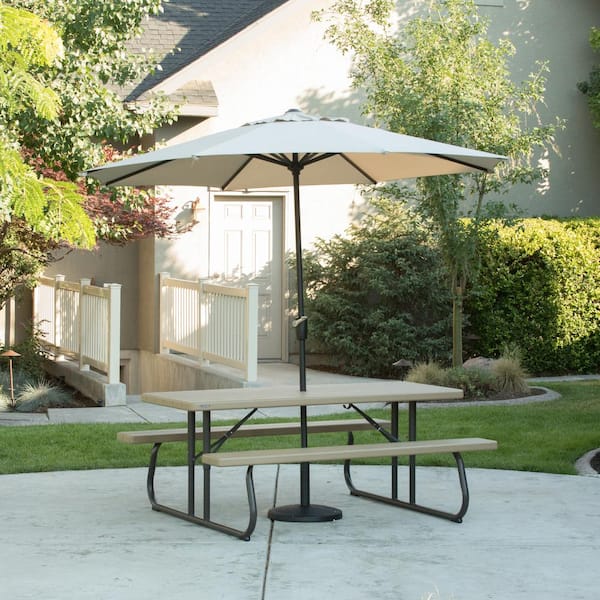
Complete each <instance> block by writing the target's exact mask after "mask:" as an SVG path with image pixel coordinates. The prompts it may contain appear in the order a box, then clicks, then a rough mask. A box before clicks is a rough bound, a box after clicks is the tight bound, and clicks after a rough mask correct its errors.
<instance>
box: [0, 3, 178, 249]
mask: <svg viewBox="0 0 600 600" xmlns="http://www.w3.org/2000/svg"><path fill="white" fill-rule="evenodd" d="M6 1H7V3H8V4H11V5H13V6H19V7H21V8H28V9H30V10H31V12H32V13H35V14H36V15H38V16H39V17H41V18H44V19H48V20H49V21H52V22H53V23H54V24H55V25H56V27H57V28H58V30H59V31H60V33H61V36H62V42H63V47H64V51H63V52H62V55H61V57H60V60H59V61H56V62H54V63H53V64H52V65H51V66H41V67H40V68H39V69H38V73H37V75H38V77H40V78H42V79H43V80H44V81H45V82H46V86H47V87H49V88H51V89H52V90H53V93H54V94H55V95H56V96H57V97H58V98H60V101H61V110H60V114H59V116H58V118H57V119H54V120H50V121H48V120H44V119H40V117H39V114H38V113H37V112H36V111H35V110H32V109H31V108H30V107H26V108H25V109H24V110H22V111H20V112H19V114H18V123H19V128H18V134H19V139H20V142H21V145H22V146H23V147H25V148H27V149H28V152H27V160H28V162H29V164H30V165H32V166H33V167H34V168H35V170H36V171H37V172H39V173H44V175H45V176H46V177H48V178H53V179H55V180H56V181H59V182H60V181H65V180H70V181H78V177H79V173H80V172H81V171H83V170H85V169H87V168H89V167H90V166H93V165H97V164H100V163H102V162H105V161H106V160H108V159H117V158H118V157H119V154H120V153H118V152H117V151H116V149H115V147H114V146H115V145H119V146H120V147H121V148H123V149H128V150H127V152H128V151H129V150H132V149H135V148H136V147H137V146H138V145H139V143H140V140H141V138H142V137H143V136H146V135H150V134H152V132H153V131H154V130H155V129H156V128H158V127H160V125H162V124H164V123H167V122H171V121H172V120H173V119H174V117H175V111H174V109H173V108H171V107H169V106H168V104H167V102H166V99H165V98H163V97H160V96H157V97H156V98H154V99H153V100H151V101H150V102H148V103H147V105H145V106H144V109H143V110H137V109H136V108H135V107H132V106H130V105H127V104H125V103H123V101H122V99H121V97H120V96H119V95H118V93H117V92H118V91H119V90H121V89H125V88H127V87H128V86H129V87H131V86H132V84H133V82H136V81H139V80H141V79H142V78H143V77H144V76H145V75H146V74H147V73H149V72H152V71H153V70H154V68H155V65H154V62H153V58H152V56H150V55H148V56H143V55H134V54H132V53H131V52H130V51H128V50H127V42H128V41H129V40H130V39H132V38H133V37H135V35H136V34H138V33H139V32H140V30H141V26H142V22H143V20H144V18H145V17H147V16H148V15H151V14H156V13H158V12H159V11H160V10H161V0H6ZM79 189H80V191H81V192H82V193H84V194H85V196H86V208H87V209H88V212H89V213H90V215H91V216H92V218H93V221H94V224H95V226H96V232H97V234H98V236H99V237H100V238H101V239H103V240H105V241H108V242H112V243H119V244H121V243H124V242H127V241H130V240H132V239H137V238H140V237H146V236H154V235H156V236H158V237H165V236H169V235H173V234H174V233H175V229H174V224H172V223H170V222H169V218H170V216H171V215H172V210H170V209H169V205H168V200H167V199H166V198H161V197H156V196H155V195H154V194H152V193H150V192H148V191H141V190H133V189H129V188H119V189H108V188H100V187H98V184H97V182H94V181H91V180H90V181H87V182H81V181H79Z"/></svg>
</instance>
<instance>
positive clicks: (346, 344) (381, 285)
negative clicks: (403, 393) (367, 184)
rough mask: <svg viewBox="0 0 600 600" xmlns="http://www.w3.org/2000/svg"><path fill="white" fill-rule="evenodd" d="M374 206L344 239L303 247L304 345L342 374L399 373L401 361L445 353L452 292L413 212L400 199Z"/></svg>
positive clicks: (444, 356)
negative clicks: (306, 322) (306, 337)
mask: <svg viewBox="0 0 600 600" xmlns="http://www.w3.org/2000/svg"><path fill="white" fill-rule="evenodd" d="M374 206H375V208H376V212H374V213H373V214H369V215H367V216H366V217H365V219H364V221H363V223H361V224H360V226H354V227H352V228H351V229H350V230H349V231H348V232H347V237H342V236H335V237H334V238H333V239H331V240H329V241H324V240H319V241H318V242H317V244H316V250H315V251H314V252H307V253H305V261H304V274H305V281H306V289H307V298H306V314H307V315H308V316H309V332H310V337H309V340H308V342H309V344H310V345H309V346H308V350H309V352H319V353H324V354H327V355H329V356H330V357H332V358H333V360H334V361H335V366H337V367H338V368H339V369H340V370H341V371H342V372H345V373H348V374H352V375H362V376H370V377H397V376H398V371H397V369H396V368H395V367H393V366H392V363H394V362H395V361H397V360H399V359H405V360H409V361H412V362H415V361H418V360H421V361H425V360H429V359H437V360H440V361H445V360H447V359H448V357H449V355H450V343H451V342H450V335H449V334H450V298H449V294H448V292H447V285H446V280H445V276H444V271H443V268H442V264H441V261H440V257H439V255H438V253H437V252H436V250H435V249H433V248H432V246H431V244H430V240H429V239H428V237H427V235H426V233H425V232H424V230H423V229H421V228H420V227H419V225H418V221H417V219H416V217H415V216H414V215H412V214H410V213H408V212H406V210H405V209H403V208H402V205H401V204H400V203H398V202H392V201H386V200H381V199H380V200H378V201H376V202H374Z"/></svg>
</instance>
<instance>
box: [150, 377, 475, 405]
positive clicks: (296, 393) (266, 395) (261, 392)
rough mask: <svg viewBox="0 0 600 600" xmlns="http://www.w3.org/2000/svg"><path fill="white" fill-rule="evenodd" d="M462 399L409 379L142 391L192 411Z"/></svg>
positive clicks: (161, 402)
mask: <svg viewBox="0 0 600 600" xmlns="http://www.w3.org/2000/svg"><path fill="white" fill-rule="evenodd" d="M462 398H463V392H462V390H460V389H454V388H447V387H441V386H435V385H427V384H423V383H412V382H408V381H381V382H365V383H333V384H319V385H309V386H308V389H307V390H306V391H305V392H301V391H300V390H299V389H298V387H297V386H292V385H286V386H272V387H247V388H226V389H225V388H222V389H216V390H186V391H179V392H150V393H145V394H142V401H144V402H149V403H151V404H159V405H160V406H167V407H170V408H176V409H179V410H185V411H191V412H199V411H213V410H232V409H252V408H276V407H286V406H318V405H327V404H349V403H354V404H358V403H368V402H384V403H385V402H447V401H449V400H450V401H452V400H461V399H462Z"/></svg>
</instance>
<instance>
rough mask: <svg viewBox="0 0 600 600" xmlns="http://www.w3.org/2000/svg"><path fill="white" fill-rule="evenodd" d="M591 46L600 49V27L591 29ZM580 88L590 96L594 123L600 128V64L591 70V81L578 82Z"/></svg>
mask: <svg viewBox="0 0 600 600" xmlns="http://www.w3.org/2000/svg"><path fill="white" fill-rule="evenodd" d="M589 39H590V46H591V47H592V48H593V49H594V50H595V51H596V52H599V51H600V28H599V27H592V29H591V31H590V38H589ZM577 87H578V88H579V90H580V91H581V92H582V93H584V94H585V95H586V96H587V98H588V105H589V107H590V113H592V123H593V124H594V127H596V128H598V129H600V65H596V66H595V67H594V68H593V69H592V71H591V72H590V78H589V81H581V82H579V83H578V84H577Z"/></svg>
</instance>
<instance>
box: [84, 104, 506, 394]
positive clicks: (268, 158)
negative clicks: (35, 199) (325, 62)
mask: <svg viewBox="0 0 600 600" xmlns="http://www.w3.org/2000/svg"><path fill="white" fill-rule="evenodd" d="M503 158H504V157H502V156H498V155H495V154H489V153H486V152H479V151H477V150H470V149H468V148H462V147H460V146H453V145H450V144H443V143H440V142H435V141H431V140H426V139H423V138H416V137H412V136H408V135H400V134H396V133H392V132H389V131H385V130H383V129H377V128H373V127H365V126H361V125H355V124H353V123H349V122H348V121H347V120H346V119H335V118H326V117H323V118H321V117H318V116H312V115H308V114H305V113H303V112H301V111H299V110H289V111H288V112H286V113H285V114H283V115H281V116H277V117H271V118H267V119H261V120H259V121H254V122H251V123H247V124H246V125H243V126H241V127H238V128H236V129H229V130H227V131H223V132H220V133H215V134H212V135H207V136H204V137H200V138H197V139H194V140H191V141H189V142H184V143H182V144H177V145H174V146H169V147H166V148H162V149H160V150H156V151H154V152H148V153H146V154H140V155H138V156H136V157H134V158H130V159H128V160H123V161H120V162H116V163H110V164H107V165H104V166H101V167H96V168H93V169H90V170H88V171H86V173H85V174H86V175H87V176H89V177H93V178H95V179H98V180H99V181H101V182H102V183H104V184H105V185H109V186H124V185H135V186H152V185H185V186H200V185H201V186H209V187H216V188H220V189H221V190H224V191H225V190H242V189H243V190H247V189H253V188H268V187H284V186H285V187H293V190H294V214H295V233H296V240H295V243H296V270H297V286H298V312H297V318H296V320H295V321H294V324H295V326H296V337H297V339H298V343H299V363H300V365H299V375H300V390H302V391H304V390H306V366H305V365H306V363H305V340H306V335H307V319H306V316H305V314H304V281H303V271H302V236H301V222H300V185H325V184H352V183H353V184H375V183H378V182H383V181H394V180H398V179H408V178H413V177H426V176H429V175H449V174H456V173H472V172H477V171H480V172H491V171H492V170H493V169H494V167H495V166H496V164H497V163H498V162H499V161H501V160H503Z"/></svg>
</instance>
